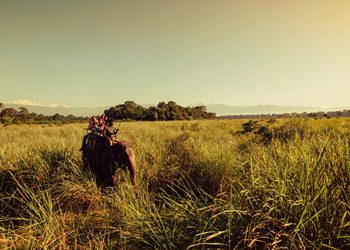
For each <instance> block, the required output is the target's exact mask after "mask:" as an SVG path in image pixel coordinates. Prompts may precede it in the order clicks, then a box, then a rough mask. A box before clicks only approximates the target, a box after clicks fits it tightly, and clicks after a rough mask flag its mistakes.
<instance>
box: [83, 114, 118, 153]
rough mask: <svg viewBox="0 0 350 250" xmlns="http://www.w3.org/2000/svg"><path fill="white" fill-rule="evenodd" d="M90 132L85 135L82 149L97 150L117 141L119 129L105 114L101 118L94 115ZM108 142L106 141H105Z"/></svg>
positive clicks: (90, 122)
mask: <svg viewBox="0 0 350 250" xmlns="http://www.w3.org/2000/svg"><path fill="white" fill-rule="evenodd" d="M87 130H88V131H89V133H88V134H87V135H85V136H84V138H83V143H82V147H81V149H80V151H84V150H95V149H97V148H103V147H106V145H109V146H111V145H113V144H115V143H117V133H118V129H116V128H114V127H113V120H112V119H110V118H108V117H107V115H106V114H103V115H102V116H101V117H100V118H97V117H96V116H92V117H91V118H90V121H89V126H88V128H87ZM106 141H107V142H108V143H105V142H106Z"/></svg>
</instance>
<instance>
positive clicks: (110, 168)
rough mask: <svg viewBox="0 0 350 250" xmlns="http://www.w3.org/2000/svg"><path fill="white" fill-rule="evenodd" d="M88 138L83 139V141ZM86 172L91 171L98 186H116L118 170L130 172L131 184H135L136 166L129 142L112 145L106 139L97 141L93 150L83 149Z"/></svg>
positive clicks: (118, 142)
mask: <svg viewBox="0 0 350 250" xmlns="http://www.w3.org/2000/svg"><path fill="white" fill-rule="evenodd" d="M84 140H86V138H84V139H83V141H84ZM83 145H84V142H83ZM82 157H83V163H84V170H91V171H92V172H93V173H94V175H95V177H96V183H97V185H98V186H102V187H111V186H114V184H115V183H114V182H115V181H114V178H113V177H114V174H115V172H116V169H117V168H122V169H123V170H124V171H126V170H128V171H129V172H130V179H131V183H132V184H135V175H136V171H137V168H136V164H135V157H134V151H133V150H132V148H131V146H130V143H129V142H127V141H117V142H115V143H113V144H112V145H110V142H109V141H108V139H107V138H105V137H100V138H98V139H96V143H95V146H94V148H93V149H91V148H84V147H83V148H82Z"/></svg>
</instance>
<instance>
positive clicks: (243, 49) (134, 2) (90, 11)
mask: <svg viewBox="0 0 350 250" xmlns="http://www.w3.org/2000/svg"><path fill="white" fill-rule="evenodd" d="M349 27H350V1H348V0H337V1H334V0H308V1H305V0H290V1H288V0H285V1H280V0H269V1H261V0H254V1H253V0H241V1H238V0H236V1H234V0H231V1H224V0H215V1H212V0H181V1H180V0H173V1H166V0H158V1H155V0H124V1H104V0H100V1H97V0H96V1H90V0H81V1H78V0H70V1H65V0H60V1H54V0H42V1H38V0H31V1H28V0H22V1H20V0H1V1H0V102H5V103H6V102H10V101H14V100H24V99H27V100H30V101H32V102H34V103H40V104H43V105H50V104H61V105H68V106H105V105H115V104H118V103H121V102H124V101H125V100H134V101H135V102H137V103H140V104H144V103H158V102H159V101H163V100H164V101H168V100H174V101H176V102H178V103H179V104H182V105H188V104H195V103H198V102H203V103H217V104H218V103H224V104H231V105H240V106H242V105H256V104H278V105H304V106H318V107H330V106H349V103H350V47H349V45H350V28H349Z"/></svg>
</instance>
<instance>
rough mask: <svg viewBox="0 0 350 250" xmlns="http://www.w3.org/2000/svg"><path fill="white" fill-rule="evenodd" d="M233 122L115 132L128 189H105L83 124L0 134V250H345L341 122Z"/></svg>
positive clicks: (347, 125) (347, 133)
mask: <svg viewBox="0 0 350 250" xmlns="http://www.w3.org/2000/svg"><path fill="white" fill-rule="evenodd" d="M244 122H246V121H243V120H242V121H240V120H235V121H185V122H133V123H121V124H119V126H120V128H121V129H120V139H122V140H128V141H130V142H131V145H132V147H133V148H134V151H135V155H136V164H137V165H138V168H139V173H138V174H139V177H140V184H139V185H137V186H133V185H131V183H130V181H129V179H128V177H127V174H125V173H124V172H123V171H118V172H117V173H116V179H117V180H118V182H117V184H116V186H115V187H113V188H109V189H105V190H100V189H99V188H98V187H97V186H96V184H95V181H94V176H93V175H92V174H91V173H84V172H83V171H82V161H81V155H80V152H79V151H78V150H79V148H80V146H81V145H80V143H81V138H82V136H83V135H84V133H85V132H84V125H82V124H69V125H51V126H50V125H17V126H6V127H1V128H0V189H1V190H0V191H1V192H0V248H2V249H6V248H12V249H13V248H14V249H16V248H18V249H23V248H27V249H28V248H29V249H34V248H42V249H67V248H71V249H86V248H87V249H89V248H90V249H208V248H216V249H243V248H248V249H249V248H250V249H283V248H285V249H306V248H307V249H320V248H325V249H326V248H329V249H346V248H349V247H350V121H349V120H348V119H323V120H311V119H310V120H306V119H285V120H277V121H264V120H260V121H258V122H257V123H255V125H254V126H255V127H253V128H252V129H251V130H249V131H248V130H247V131H244V130H243V127H242V124H243V123H244ZM261 127H263V129H261ZM267 135H268V136H271V138H272V139H269V140H265V139H266V136H267Z"/></svg>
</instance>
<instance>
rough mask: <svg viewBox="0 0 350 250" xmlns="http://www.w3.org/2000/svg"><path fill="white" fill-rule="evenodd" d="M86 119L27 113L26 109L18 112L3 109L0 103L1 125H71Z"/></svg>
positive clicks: (12, 109)
mask: <svg viewBox="0 0 350 250" xmlns="http://www.w3.org/2000/svg"><path fill="white" fill-rule="evenodd" d="M86 121H88V118H87V117H76V116H74V115H67V116H64V115H60V114H54V115H43V114H37V113H34V112H29V111H28V109H26V108H24V107H21V108H19V109H18V110H17V109H14V108H5V107H4V106H3V104H1V103H0V123H3V124H21V123H26V124H45V123H57V124H59V123H73V122H86Z"/></svg>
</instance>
